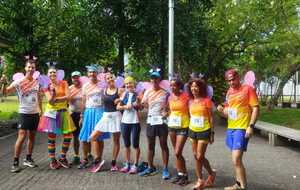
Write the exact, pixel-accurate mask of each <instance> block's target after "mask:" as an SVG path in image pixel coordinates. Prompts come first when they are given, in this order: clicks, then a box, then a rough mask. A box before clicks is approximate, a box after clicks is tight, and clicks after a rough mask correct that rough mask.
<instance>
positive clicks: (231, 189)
mask: <svg viewBox="0 0 300 190" xmlns="http://www.w3.org/2000/svg"><path fill="white" fill-rule="evenodd" d="M245 189H246V188H242V187H241V186H240V185H239V184H238V183H235V184H234V185H232V186H229V187H225V188H224V190H245Z"/></svg>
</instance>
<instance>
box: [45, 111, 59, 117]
mask: <svg viewBox="0 0 300 190" xmlns="http://www.w3.org/2000/svg"><path fill="white" fill-rule="evenodd" d="M56 114H57V111H46V112H45V113H44V116H45V117H50V118H52V119H56Z"/></svg>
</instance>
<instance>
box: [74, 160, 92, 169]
mask: <svg viewBox="0 0 300 190" xmlns="http://www.w3.org/2000/svg"><path fill="white" fill-rule="evenodd" d="M90 166H91V164H90V162H89V161H88V160H81V161H80V164H79V165H78V166H77V169H86V168H89V167H90Z"/></svg>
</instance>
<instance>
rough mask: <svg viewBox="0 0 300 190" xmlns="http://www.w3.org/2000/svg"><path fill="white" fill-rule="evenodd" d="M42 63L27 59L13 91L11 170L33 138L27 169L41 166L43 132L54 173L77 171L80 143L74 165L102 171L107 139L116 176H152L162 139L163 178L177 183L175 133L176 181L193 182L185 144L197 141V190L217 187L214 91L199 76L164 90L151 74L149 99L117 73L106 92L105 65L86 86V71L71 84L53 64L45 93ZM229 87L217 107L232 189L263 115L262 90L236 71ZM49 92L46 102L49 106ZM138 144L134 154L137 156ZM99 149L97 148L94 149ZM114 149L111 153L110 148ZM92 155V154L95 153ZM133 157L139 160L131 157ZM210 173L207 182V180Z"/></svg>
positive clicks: (241, 179)
mask: <svg viewBox="0 0 300 190" xmlns="http://www.w3.org/2000/svg"><path fill="white" fill-rule="evenodd" d="M35 70H36V60H33V59H27V60H26V64H25V73H26V74H25V77H24V78H23V79H21V80H17V81H14V82H13V83H12V84H11V85H9V86H8V87H7V88H6V91H7V92H9V93H12V92H14V91H16V92H17V95H18V97H19V102H20V106H19V114H20V124H19V132H18V138H17V141H16V144H15V152H14V161H13V166H12V168H11V171H12V172H19V171H20V167H19V157H20V154H21V148H22V144H23V142H24V141H25V139H26V136H27V135H28V143H27V155H26V158H25V159H24V162H23V165H25V166H28V167H35V166H36V164H35V162H34V160H33V159H32V152H33V146H34V140H35V133H36V131H40V132H45V133H47V134H48V157H49V161H50V165H49V166H50V168H51V169H59V168H61V167H64V168H70V164H69V162H68V160H67V152H68V149H69V146H70V144H71V141H72V139H73V147H74V153H75V156H74V157H73V160H72V164H73V165H77V167H78V169H85V168H87V169H88V170H89V171H90V172H93V173H96V172H98V171H100V170H101V168H102V167H103V165H104V163H105V161H104V160H103V151H104V141H105V140H107V139H109V138H111V137H112V144H113V146H112V149H111V150H112V159H111V171H120V172H123V173H129V174H138V175H139V176H151V175H154V174H157V173H158V170H157V168H156V167H155V165H154V153H155V141H156V137H158V139H159V144H160V148H161V154H162V165H163V169H162V178H163V179H165V180H167V179H170V178H171V175H170V173H169V170H168V162H169V148H168V143H167V140H168V136H169V137H170V140H171V144H172V147H173V149H174V156H175V167H176V170H177V174H176V175H174V176H173V177H172V178H171V181H172V183H174V184H178V185H187V184H188V173H187V166H186V162H185V158H184V156H183V154H182V152H183V149H184V146H185V144H186V141H187V140H188V139H190V140H191V143H192V151H193V154H194V158H195V165H194V168H195V171H196V176H197V181H196V184H195V185H194V186H193V189H204V188H206V187H211V186H213V185H214V181H215V177H216V171H215V170H213V169H212V167H211V165H210V162H209V160H208V159H207V158H206V150H207V147H208V144H212V143H213V142H214V134H215V132H214V121H213V107H214V103H213V102H212V100H211V97H210V96H209V94H208V90H207V88H208V87H207V84H206V83H205V81H203V80H201V79H199V78H193V79H192V80H191V81H189V82H188V83H187V85H186V86H185V89H186V91H185V90H183V87H184V84H183V83H182V81H181V80H180V79H179V78H178V77H174V78H172V79H171V80H170V90H171V91H170V92H168V91H166V90H165V89H163V88H161V87H160V81H161V75H160V73H159V72H158V71H152V72H151V73H150V78H151V83H152V86H151V88H149V89H147V90H145V92H144V93H142V94H137V93H136V92H135V80H134V78H132V77H131V76H127V77H126V78H125V81H124V83H125V88H117V87H116V86H115V80H114V79H115V78H114V75H113V74H111V73H107V74H106V75H105V80H106V84H107V85H106V87H105V88H103V87H102V86H101V85H99V81H98V79H97V74H98V68H97V67H96V66H94V65H90V66H87V76H88V79H89V81H88V82H87V83H85V84H82V82H81V81H80V76H81V73H80V72H78V71H75V72H73V73H72V74H71V78H72V85H71V86H69V85H68V83H67V82H66V81H64V80H60V81H59V80H57V69H56V68H55V65H50V67H49V69H48V76H49V79H50V83H49V85H48V86H47V88H46V89H41V87H40V85H39V83H38V81H37V80H36V79H34V78H33V73H34V71H35ZM225 79H226V81H227V82H228V84H229V90H228V92H227V95H226V102H225V103H224V104H223V105H218V106H217V110H218V111H219V112H220V113H221V114H222V115H223V116H224V117H226V118H228V130H227V134H226V144H227V146H228V147H229V149H230V150H231V152H232V161H233V165H234V168H235V174H236V183H235V184H234V185H233V186H230V187H226V188H225V189H226V190H235V189H246V186H247V181H246V171H245V167H244V165H243V162H242V158H243V153H244V152H245V151H246V149H247V144H248V140H249V138H250V137H251V136H252V134H253V128H254V125H255V122H256V119H257V116H258V112H259V105H258V100H257V95H256V92H255V90H254V89H253V88H252V87H250V86H248V85H243V84H241V83H240V77H239V74H238V72H237V71H236V70H234V69H230V70H228V71H227V72H226V73H225ZM42 95H45V96H46V100H47V105H46V107H45V109H44V110H43V109H42V101H41V100H42ZM142 109H145V110H147V119H146V123H147V127H146V137H147V142H148V144H147V147H148V151H147V164H145V163H140V146H139V142H140V133H141V116H140V114H141V112H140V111H141V110H142ZM57 135H61V136H62V137H63V140H62V147H61V152H60V155H59V157H58V158H56V136H57ZM121 136H122V138H123V142H124V146H125V148H124V150H125V163H124V166H123V167H121V168H119V166H118V165H117V159H118V155H119V151H120V138H121ZM80 142H81V145H82V157H81V159H80V156H79V144H80ZM131 147H132V148H133V149H134V154H132V153H131V150H132V149H131ZM92 150H93V151H92ZM109 150H110V149H109ZM92 152H93V153H92ZM132 156H133V158H132ZM203 168H205V170H207V172H208V177H207V178H206V179H205V178H204V176H203Z"/></svg>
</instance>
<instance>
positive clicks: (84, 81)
mask: <svg viewBox="0 0 300 190" xmlns="http://www.w3.org/2000/svg"><path fill="white" fill-rule="evenodd" d="M79 80H80V82H81V83H82V84H85V83H87V82H89V78H88V77H87V76H82V77H80V79H79Z"/></svg>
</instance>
